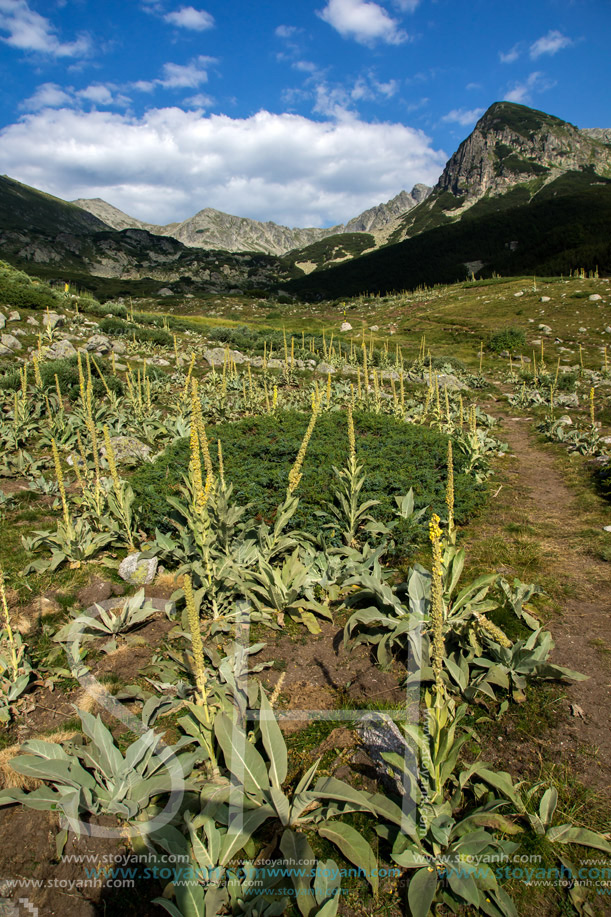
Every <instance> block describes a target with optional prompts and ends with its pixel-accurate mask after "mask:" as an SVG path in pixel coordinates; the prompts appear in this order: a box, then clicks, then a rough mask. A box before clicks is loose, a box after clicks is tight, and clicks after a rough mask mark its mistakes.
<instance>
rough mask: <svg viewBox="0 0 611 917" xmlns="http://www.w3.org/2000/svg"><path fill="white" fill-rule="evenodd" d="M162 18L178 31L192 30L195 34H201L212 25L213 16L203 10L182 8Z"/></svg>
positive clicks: (188, 7) (189, 7) (190, 7)
mask: <svg viewBox="0 0 611 917" xmlns="http://www.w3.org/2000/svg"><path fill="white" fill-rule="evenodd" d="M163 18H164V19H165V21H166V22H169V23H170V24H171V25H175V26H178V28H180V29H193V31H195V32H203V31H204V30H205V29H211V28H212V27H213V25H214V16H211V15H210V13H207V12H206V11H205V10H196V9H195V8H194V7H192V6H182V7H181V8H180V9H179V10H176V11H175V12H173V13H167V14H166V15H165V16H164V17H163Z"/></svg>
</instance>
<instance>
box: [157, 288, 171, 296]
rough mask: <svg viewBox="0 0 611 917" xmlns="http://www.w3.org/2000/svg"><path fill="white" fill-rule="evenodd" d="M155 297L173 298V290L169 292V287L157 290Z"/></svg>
mask: <svg viewBox="0 0 611 917" xmlns="http://www.w3.org/2000/svg"><path fill="white" fill-rule="evenodd" d="M157 296H174V290H170V288H169V287H163V289H161V290H157Z"/></svg>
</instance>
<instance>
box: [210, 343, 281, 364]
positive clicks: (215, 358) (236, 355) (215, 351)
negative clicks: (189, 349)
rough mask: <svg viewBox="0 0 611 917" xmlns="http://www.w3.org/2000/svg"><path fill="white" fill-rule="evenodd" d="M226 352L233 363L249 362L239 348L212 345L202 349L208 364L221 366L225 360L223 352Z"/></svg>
mask: <svg viewBox="0 0 611 917" xmlns="http://www.w3.org/2000/svg"><path fill="white" fill-rule="evenodd" d="M227 352H228V353H229V359H230V360H232V361H233V362H234V363H249V362H250V361H249V359H248V357H245V356H244V354H243V353H240V351H239V350H230V351H226V350H225V348H224V347H212V348H210V349H209V350H204V359H205V360H207V362H208V363H209V364H210V366H222V365H223V363H224V362H225V354H226V353H227ZM268 365H269V361H268Z"/></svg>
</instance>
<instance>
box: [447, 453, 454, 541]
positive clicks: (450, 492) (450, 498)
mask: <svg viewBox="0 0 611 917" xmlns="http://www.w3.org/2000/svg"><path fill="white" fill-rule="evenodd" d="M446 504H447V506H448V531H449V532H450V534H451V533H452V532H453V531H454V459H453V456H452V440H451V439H449V440H448V481H447V485H446Z"/></svg>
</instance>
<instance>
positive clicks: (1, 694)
mask: <svg viewBox="0 0 611 917" xmlns="http://www.w3.org/2000/svg"><path fill="white" fill-rule="evenodd" d="M0 612H1V614H0V625H1V628H0V722H3V723H7V722H8V721H9V720H10V718H11V705H12V704H13V703H14V702H15V701H16V700H17V699H18V698H19V697H20V696H21V695H22V694H23V692H24V691H25V690H26V688H27V686H28V684H29V682H30V674H31V666H30V664H29V662H28V660H27V657H26V655H25V647H24V645H23V643H22V640H21V635H20V634H19V633H15V631H13V628H12V624H11V615H10V612H9V607H8V600H7V597H6V591H5V588H4V571H3V570H2V567H0Z"/></svg>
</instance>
